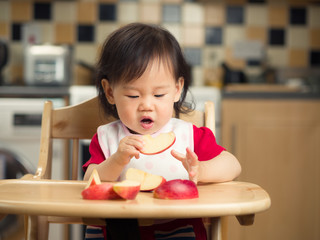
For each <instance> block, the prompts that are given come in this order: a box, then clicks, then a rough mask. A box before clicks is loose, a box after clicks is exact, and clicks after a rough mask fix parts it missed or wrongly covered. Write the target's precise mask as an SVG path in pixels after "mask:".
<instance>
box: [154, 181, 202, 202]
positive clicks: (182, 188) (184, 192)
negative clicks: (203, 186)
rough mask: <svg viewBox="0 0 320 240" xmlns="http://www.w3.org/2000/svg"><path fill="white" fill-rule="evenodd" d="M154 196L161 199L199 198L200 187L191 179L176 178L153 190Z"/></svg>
mask: <svg viewBox="0 0 320 240" xmlns="http://www.w3.org/2000/svg"><path fill="white" fill-rule="evenodd" d="M153 196H154V197H155V198H159V199H192V198H198V197H199V193H198V188H197V186H196V184H195V183H194V182H192V181H190V180H183V179H174V180H170V181H167V182H165V183H164V184H162V185H161V186H159V187H158V188H156V189H155V190H154V192H153Z"/></svg>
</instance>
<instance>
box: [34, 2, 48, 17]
mask: <svg viewBox="0 0 320 240" xmlns="http://www.w3.org/2000/svg"><path fill="white" fill-rule="evenodd" d="M33 18H34V19H35V20H51V19H52V3H51V2H34V3H33Z"/></svg>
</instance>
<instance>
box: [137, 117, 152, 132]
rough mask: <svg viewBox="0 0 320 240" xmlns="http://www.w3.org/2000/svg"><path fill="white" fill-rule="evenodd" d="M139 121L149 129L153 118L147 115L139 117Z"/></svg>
mask: <svg viewBox="0 0 320 240" xmlns="http://www.w3.org/2000/svg"><path fill="white" fill-rule="evenodd" d="M140 123H141V126H142V127H143V128H145V129H149V128H151V127H152V126H153V120H152V119H151V118H148V117H146V118H143V119H141V121H140Z"/></svg>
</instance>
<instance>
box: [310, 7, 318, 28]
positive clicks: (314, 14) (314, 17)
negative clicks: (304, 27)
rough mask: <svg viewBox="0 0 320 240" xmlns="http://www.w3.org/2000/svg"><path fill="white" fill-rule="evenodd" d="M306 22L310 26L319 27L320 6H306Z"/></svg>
mask: <svg viewBox="0 0 320 240" xmlns="http://www.w3.org/2000/svg"><path fill="white" fill-rule="evenodd" d="M308 24H309V26H311V27H320V6H315V5H312V6H309V7H308Z"/></svg>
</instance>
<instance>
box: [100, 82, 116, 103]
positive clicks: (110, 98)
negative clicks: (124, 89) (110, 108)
mask: <svg viewBox="0 0 320 240" xmlns="http://www.w3.org/2000/svg"><path fill="white" fill-rule="evenodd" d="M101 85H102V87H103V91H104V94H105V96H106V98H107V100H108V102H109V103H110V104H114V97H113V90H112V88H111V86H110V83H109V81H108V80H107V79H102V80H101Z"/></svg>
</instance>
